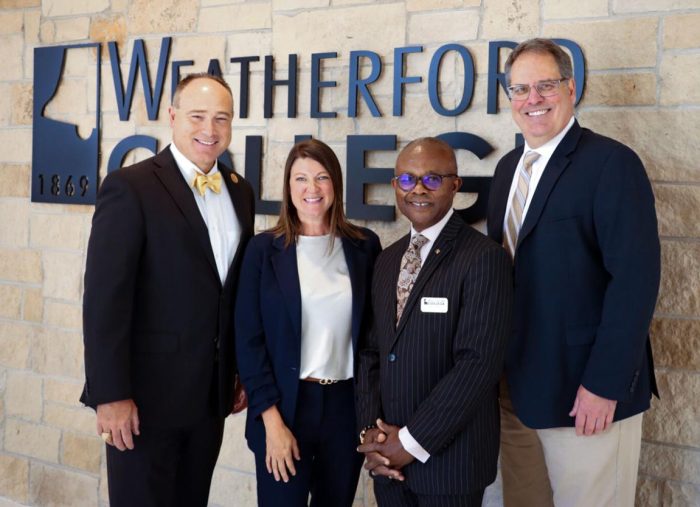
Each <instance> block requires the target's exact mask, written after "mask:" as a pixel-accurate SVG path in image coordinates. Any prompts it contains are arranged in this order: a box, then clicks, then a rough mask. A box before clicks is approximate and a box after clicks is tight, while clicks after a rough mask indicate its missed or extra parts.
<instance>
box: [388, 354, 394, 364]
mask: <svg viewBox="0 0 700 507" xmlns="http://www.w3.org/2000/svg"><path fill="white" fill-rule="evenodd" d="M394 361H396V354H394V353H391V354H389V362H390V363H393V362H394Z"/></svg>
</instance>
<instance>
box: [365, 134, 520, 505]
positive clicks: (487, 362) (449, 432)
mask: <svg viewBox="0 0 700 507" xmlns="http://www.w3.org/2000/svg"><path fill="white" fill-rule="evenodd" d="M461 183H462V182H461V180H460V178H459V176H457V162H456V160H455V155H454V151H453V150H452V148H450V146H449V145H448V144H446V143H444V142H443V141H440V140H438V139H435V138H422V139H418V140H415V141H413V142H411V143H409V144H408V145H407V146H406V147H405V148H404V149H403V150H402V151H401V153H400V154H399V157H398V159H397V161H396V176H395V177H394V178H393V180H392V184H393V186H394V189H395V191H396V202H397V204H398V207H399V210H401V213H403V214H404V215H405V216H406V218H408V219H409V220H410V222H411V231H410V233H409V234H407V235H406V236H404V237H403V238H401V239H400V240H398V241H397V242H396V243H394V244H393V245H391V246H390V247H389V248H387V249H386V250H384V251H383V252H382V253H381V254H380V255H379V257H378V258H377V261H376V264H375V268H374V278H373V282H372V310H373V314H374V321H373V323H372V330H371V332H370V334H369V337H368V338H367V339H366V340H365V341H364V343H362V344H361V346H360V360H359V371H358V373H357V382H358V424H359V425H360V429H361V430H362V431H361V433H360V440H361V441H362V445H360V447H359V449H358V450H359V451H360V452H363V453H365V456H366V459H367V463H366V465H365V468H367V469H369V470H370V474H371V475H372V476H373V477H375V484H374V491H375V495H376V497H377V502H378V504H379V506H380V507H385V506H393V505H396V506H405V505H420V506H440V507H450V506H455V507H456V506H466V507H470V506H474V507H476V506H481V501H482V497H483V494H484V489H485V488H486V486H488V485H489V484H490V483H491V482H493V480H494V478H495V477H496V461H497V457H498V435H499V427H498V399H497V386H498V379H499V377H500V375H501V369H502V362H503V354H504V351H505V345H506V337H507V336H508V334H509V332H510V311H511V297H512V281H511V274H510V273H511V267H510V261H509V258H508V255H507V254H506V253H505V251H504V250H503V249H502V248H500V246H499V245H498V244H496V243H494V242H492V241H491V240H489V239H488V238H486V237H484V236H483V235H481V234H479V233H478V232H477V231H475V230H474V229H472V228H471V227H469V226H468V225H467V224H466V223H464V222H463V221H462V219H461V218H460V217H459V216H458V215H457V214H455V213H454V211H453V209H452V201H453V199H454V196H455V194H456V193H457V191H458V190H459V188H460V186H461ZM392 479H393V480H392Z"/></svg>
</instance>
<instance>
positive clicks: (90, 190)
mask: <svg viewBox="0 0 700 507" xmlns="http://www.w3.org/2000/svg"><path fill="white" fill-rule="evenodd" d="M90 48H97V65H96V67H95V73H96V80H97V96H96V97H95V127H94V128H93V129H92V133H91V134H90V137H88V138H87V139H82V138H81V137H80V136H79V135H78V128H77V126H76V125H74V124H72V123H67V122H63V121H59V120H54V119H51V118H46V117H45V116H44V112H45V109H46V106H47V104H48V103H49V102H50V101H51V99H52V98H53V97H54V96H55V95H56V92H57V90H58V87H59V86H60V84H61V80H62V77H63V70H64V67H65V61H66V53H67V52H68V51H80V50H82V51H89V50H90ZM100 67H101V60H100V44H99V43H89V44H74V45H68V46H53V47H48V48H36V49H34V117H33V132H32V202H54V203H63V204H94V203H95V197H96V195H97V184H98V181H97V173H98V168H99V149H100Z"/></svg>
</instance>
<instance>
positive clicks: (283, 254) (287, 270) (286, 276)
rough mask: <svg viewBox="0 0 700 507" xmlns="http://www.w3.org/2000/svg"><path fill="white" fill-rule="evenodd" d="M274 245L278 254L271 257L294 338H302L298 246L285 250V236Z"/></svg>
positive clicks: (276, 239)
mask: <svg viewBox="0 0 700 507" xmlns="http://www.w3.org/2000/svg"><path fill="white" fill-rule="evenodd" d="M272 244H273V246H274V247H275V248H276V249H277V252H276V253H274V254H273V255H272V256H271V257H270V260H271V262H272V269H273V270H274V272H275V277H276V278H277V283H278V284H279V287H280V290H281V291H282V294H283V295H284V299H285V302H286V303H287V304H286V305H285V306H286V307H287V312H288V313H289V319H290V320H291V322H292V326H293V327H294V337H301V287H300V286H299V269H298V268H297V249H296V245H291V246H290V247H288V248H285V247H284V236H280V237H279V238H275V239H274V240H273V241H272Z"/></svg>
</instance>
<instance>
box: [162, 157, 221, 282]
mask: <svg viewBox="0 0 700 507" xmlns="http://www.w3.org/2000/svg"><path fill="white" fill-rule="evenodd" d="M153 161H154V164H155V168H154V172H155V174H156V176H157V177H158V179H159V180H160V181H161V183H162V184H163V186H164V187H165V189H166V190H167V191H168V193H169V194H170V196H171V197H172V199H173V200H174V201H175V204H176V205H177V207H178V208H179V209H180V211H181V212H182V214H183V215H184V216H185V219H186V220H187V222H188V223H189V224H190V227H192V232H193V233H194V236H195V238H196V240H197V242H198V243H199V245H200V246H201V247H202V250H203V251H204V255H205V257H206V258H207V261H209V264H210V265H211V268H212V269H213V270H214V274H215V275H216V279H217V280H219V283H220V282H221V280H220V278H219V271H218V269H217V268H216V261H215V260H214V252H213V251H212V249H211V241H210V240H209V231H208V230H207V226H206V224H205V223H204V219H203V218H202V214H201V213H200V212H199V208H198V207H197V203H196V202H195V200H194V196H193V195H192V189H190V187H189V185H188V184H187V182H186V181H185V180H184V178H183V177H182V173H180V170H179V169H178V167H177V164H176V163H175V159H174V158H173V155H172V153H171V151H170V148H169V147H167V148H165V149H164V150H163V151H161V152H160V153H158V155H156V156H155V158H154V159H153Z"/></svg>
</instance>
